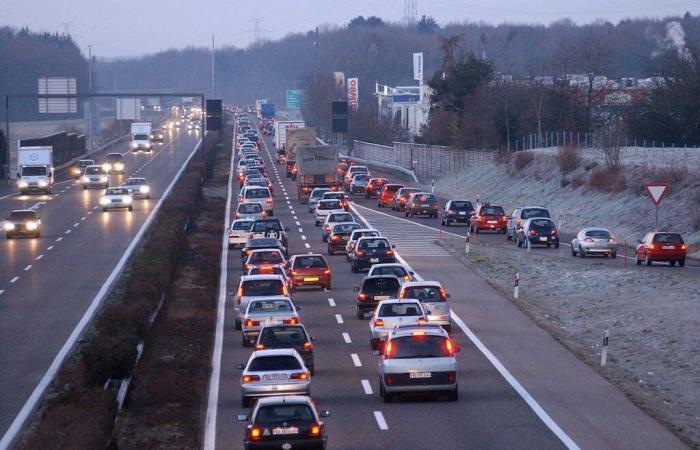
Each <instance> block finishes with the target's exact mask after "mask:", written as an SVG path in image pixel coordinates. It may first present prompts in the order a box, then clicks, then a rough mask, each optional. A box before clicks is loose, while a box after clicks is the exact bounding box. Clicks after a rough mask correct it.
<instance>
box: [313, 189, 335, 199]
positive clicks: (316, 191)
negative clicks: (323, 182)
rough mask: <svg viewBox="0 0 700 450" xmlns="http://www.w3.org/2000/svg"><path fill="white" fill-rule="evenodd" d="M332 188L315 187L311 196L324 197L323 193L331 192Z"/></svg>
mask: <svg viewBox="0 0 700 450" xmlns="http://www.w3.org/2000/svg"><path fill="white" fill-rule="evenodd" d="M330 191H331V190H330V189H314V191H313V192H312V193H311V198H314V199H318V198H321V197H323V194H325V193H326V192H330Z"/></svg>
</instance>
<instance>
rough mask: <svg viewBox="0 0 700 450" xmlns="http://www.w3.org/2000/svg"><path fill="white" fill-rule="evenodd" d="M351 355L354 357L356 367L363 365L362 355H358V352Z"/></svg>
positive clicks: (353, 361)
mask: <svg viewBox="0 0 700 450" xmlns="http://www.w3.org/2000/svg"><path fill="white" fill-rule="evenodd" d="M350 357H351V358H352V363H353V364H355V367H362V361H360V357H359V356H357V353H350Z"/></svg>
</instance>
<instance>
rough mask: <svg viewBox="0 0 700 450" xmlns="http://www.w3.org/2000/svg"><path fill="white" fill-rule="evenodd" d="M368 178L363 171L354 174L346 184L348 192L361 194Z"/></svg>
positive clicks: (365, 187)
mask: <svg viewBox="0 0 700 450" xmlns="http://www.w3.org/2000/svg"><path fill="white" fill-rule="evenodd" d="M370 178H371V177H370V176H369V175H367V174H364V173H361V174H359V175H355V176H354V177H352V180H351V181H350V184H349V185H348V192H349V193H350V194H353V195H355V194H362V193H363V192H365V189H367V183H369V180H370Z"/></svg>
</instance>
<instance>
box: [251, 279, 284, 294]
mask: <svg viewBox="0 0 700 450" xmlns="http://www.w3.org/2000/svg"><path fill="white" fill-rule="evenodd" d="M241 288H243V295H247V296H253V297H262V296H267V295H282V294H283V289H282V280H246V281H244V282H243V284H242V285H241Z"/></svg>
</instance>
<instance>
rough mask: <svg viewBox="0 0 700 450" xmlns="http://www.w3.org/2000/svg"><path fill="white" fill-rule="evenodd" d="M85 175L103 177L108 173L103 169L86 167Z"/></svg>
mask: <svg viewBox="0 0 700 450" xmlns="http://www.w3.org/2000/svg"><path fill="white" fill-rule="evenodd" d="M85 173H86V174H87V175H102V174H105V173H107V172H105V170H104V169H103V168H102V167H86V168H85Z"/></svg>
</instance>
